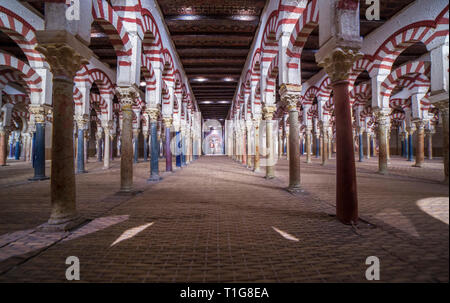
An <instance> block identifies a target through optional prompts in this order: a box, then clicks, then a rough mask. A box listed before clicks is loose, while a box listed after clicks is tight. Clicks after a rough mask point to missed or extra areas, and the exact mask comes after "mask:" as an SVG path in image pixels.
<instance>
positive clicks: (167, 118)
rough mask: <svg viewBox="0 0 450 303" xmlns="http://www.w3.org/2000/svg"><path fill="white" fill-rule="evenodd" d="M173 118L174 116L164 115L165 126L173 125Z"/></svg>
mask: <svg viewBox="0 0 450 303" xmlns="http://www.w3.org/2000/svg"><path fill="white" fill-rule="evenodd" d="M172 122H173V119H172V117H163V123H164V127H166V128H170V127H171V126H172Z"/></svg>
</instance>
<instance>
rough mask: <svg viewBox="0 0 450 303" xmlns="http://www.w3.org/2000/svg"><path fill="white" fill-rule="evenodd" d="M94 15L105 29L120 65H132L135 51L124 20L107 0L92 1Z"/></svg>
mask: <svg viewBox="0 0 450 303" xmlns="http://www.w3.org/2000/svg"><path fill="white" fill-rule="evenodd" d="M92 8H93V9H92V15H93V17H94V20H95V21H97V22H98V23H99V24H100V26H101V27H102V28H103V30H104V31H105V33H106V35H107V36H108V38H109V41H110V42H111V44H112V46H113V47H114V49H115V51H116V55H117V61H118V64H117V65H118V66H130V65H131V61H130V60H131V59H130V58H131V57H130V56H131V54H132V52H133V50H132V46H131V42H130V38H129V37H128V33H127V31H126V29H125V27H124V25H123V23H122V20H121V19H120V17H119V16H118V15H117V13H116V12H115V11H114V9H113V8H112V7H111V5H110V4H109V3H108V1H106V0H93V1H92Z"/></svg>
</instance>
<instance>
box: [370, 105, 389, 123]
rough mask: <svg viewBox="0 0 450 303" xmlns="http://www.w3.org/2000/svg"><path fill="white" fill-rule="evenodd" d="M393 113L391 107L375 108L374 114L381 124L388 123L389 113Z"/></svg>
mask: <svg viewBox="0 0 450 303" xmlns="http://www.w3.org/2000/svg"><path fill="white" fill-rule="evenodd" d="M390 114H391V109H389V108H378V109H375V110H374V112H373V115H374V116H375V119H376V121H377V123H378V124H379V125H384V126H386V125H388V124H389V115H390Z"/></svg>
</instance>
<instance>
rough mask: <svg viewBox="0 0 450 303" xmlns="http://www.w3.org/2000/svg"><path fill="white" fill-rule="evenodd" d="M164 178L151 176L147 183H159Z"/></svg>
mask: <svg viewBox="0 0 450 303" xmlns="http://www.w3.org/2000/svg"><path fill="white" fill-rule="evenodd" d="M161 180H162V178H161V176H159V175H156V176H150V178H148V179H147V182H159V181H161Z"/></svg>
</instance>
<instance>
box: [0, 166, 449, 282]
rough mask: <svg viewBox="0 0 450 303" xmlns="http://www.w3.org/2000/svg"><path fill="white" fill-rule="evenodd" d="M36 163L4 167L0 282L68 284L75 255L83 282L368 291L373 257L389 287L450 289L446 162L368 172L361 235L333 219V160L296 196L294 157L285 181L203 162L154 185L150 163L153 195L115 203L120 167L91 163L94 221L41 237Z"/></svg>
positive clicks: (82, 193)
mask: <svg viewBox="0 0 450 303" xmlns="http://www.w3.org/2000/svg"><path fill="white" fill-rule="evenodd" d="M27 165H28V164H24V163H11V165H10V166H9V167H6V168H5V169H4V168H0V191H1V193H2V194H1V198H0V200H1V205H2V208H1V209H0V281H1V282H12V281H26V282H33V281H41V282H63V281H65V270H66V266H67V265H65V259H66V258H67V257H68V256H77V257H79V259H80V264H81V280H82V281H84V282H102V281H103V282H316V281H317V282H350V281H355V282H364V281H366V280H365V270H366V268H367V265H365V260H366V258H367V257H368V256H377V257H379V258H380V261H381V281H385V282H386V281H389V282H424V281H426V282H448V265H449V264H448V257H449V252H448V233H449V229H448V205H449V198H448V187H447V186H445V185H442V184H440V183H439V182H438V181H439V180H440V177H441V175H442V164H441V163H440V162H439V160H433V161H427V163H426V165H425V167H424V168H422V169H417V168H412V167H410V166H411V163H410V162H406V161H404V160H403V159H399V158H392V159H391V163H390V167H391V174H390V175H388V176H381V175H378V174H376V173H375V172H376V165H377V164H376V159H371V160H370V161H366V162H363V163H357V172H358V193H359V206H360V214H361V217H362V219H363V221H361V222H360V223H359V224H358V228H354V227H351V226H345V225H342V224H341V223H339V222H338V221H337V220H336V219H335V217H334V216H333V214H334V195H335V163H334V160H330V162H329V163H328V164H327V165H326V166H321V165H320V164H319V161H318V160H315V159H314V161H313V163H312V164H305V163H304V158H302V186H303V189H304V192H303V193H300V194H297V195H291V194H289V193H288V192H287V191H285V190H284V187H285V185H286V183H287V178H288V163H287V160H285V159H281V160H280V161H279V162H278V164H277V167H276V174H277V178H276V179H274V180H266V179H264V178H263V174H262V173H260V174H255V173H253V172H251V171H250V170H249V169H246V168H244V167H243V166H242V165H240V164H238V163H236V162H233V161H232V160H230V159H228V158H226V157H202V158H201V159H199V160H198V161H196V162H194V163H193V164H191V165H189V166H188V167H186V168H183V169H181V170H177V171H176V172H175V173H162V176H163V177H164V179H163V180H162V181H161V182H159V183H155V184H147V182H146V179H147V177H148V170H149V169H148V166H149V163H148V162H147V163H138V164H136V165H135V175H134V182H135V184H136V188H137V189H140V190H142V191H143V192H142V193H141V194H139V195H137V196H134V197H126V198H124V197H120V196H117V195H115V191H116V190H117V189H118V184H119V161H118V160H117V159H116V160H115V161H114V162H113V166H112V169H110V170H108V171H104V170H102V169H101V163H97V162H90V163H88V167H87V168H88V170H89V173H88V174H82V175H77V192H78V197H77V200H78V202H77V205H78V208H79V210H80V213H81V214H82V215H83V216H84V217H85V218H88V219H90V220H92V221H90V222H89V223H88V224H87V225H84V226H82V227H80V228H79V229H77V230H75V231H72V232H68V233H58V234H45V233H42V232H38V231H36V230H35V227H36V226H38V225H39V224H42V223H43V222H45V220H46V219H47V218H48V214H49V205H50V202H49V181H43V182H38V183H29V182H25V181H24V180H25V179H26V178H25V176H27V175H29V174H32V171H31V170H30V169H29V168H27ZM160 167H161V168H162V169H163V168H164V164H163V161H162V162H161V164H160ZM365 222H370V223H371V224H367V223H365ZM150 223H151V224H150ZM276 230H278V231H280V233H279V232H277V231H276ZM281 233H284V235H285V236H286V234H287V237H288V238H291V239H294V241H293V240H289V239H287V238H285V237H283V235H282V234H281ZM121 236H122V237H121ZM119 238H121V240H122V241H120V242H118V243H117V244H115V245H112V244H113V243H114V242H117V240H118V239H119ZM295 239H297V240H298V241H295Z"/></svg>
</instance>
